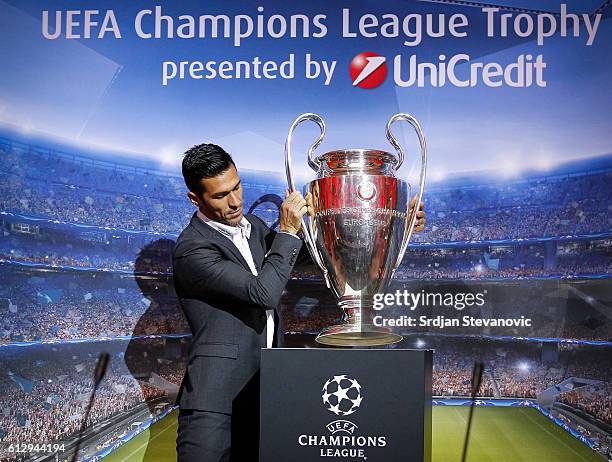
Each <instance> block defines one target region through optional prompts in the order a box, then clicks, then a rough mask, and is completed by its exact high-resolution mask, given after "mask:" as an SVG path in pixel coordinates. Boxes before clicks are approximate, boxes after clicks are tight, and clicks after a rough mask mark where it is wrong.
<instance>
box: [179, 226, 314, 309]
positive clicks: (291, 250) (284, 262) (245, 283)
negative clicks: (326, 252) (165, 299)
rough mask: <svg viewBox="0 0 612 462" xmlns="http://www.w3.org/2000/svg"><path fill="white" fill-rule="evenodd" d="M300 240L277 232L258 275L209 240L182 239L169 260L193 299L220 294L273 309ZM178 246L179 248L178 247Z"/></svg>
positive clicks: (293, 262)
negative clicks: (171, 259) (228, 256)
mask: <svg viewBox="0 0 612 462" xmlns="http://www.w3.org/2000/svg"><path fill="white" fill-rule="evenodd" d="M301 246H302V241H301V240H300V239H298V238H296V237H295V236H290V235H288V234H284V233H278V234H276V235H275V236H274V240H273V241H272V245H271V247H270V250H269V252H268V255H267V256H266V258H265V260H264V262H263V265H262V267H261V270H259V271H258V275H257V276H255V275H253V274H252V273H251V272H250V271H248V270H247V269H246V268H244V267H243V266H242V265H241V264H239V263H237V262H234V261H231V260H228V259H227V258H225V257H224V256H223V255H222V254H221V252H220V250H219V249H218V248H216V247H215V246H214V244H211V243H210V242H200V241H199V240H188V241H184V242H183V243H182V245H180V246H177V249H176V250H175V255H174V259H173V264H174V275H175V277H177V278H179V282H180V284H181V287H183V289H184V290H185V291H186V292H187V293H188V294H189V295H190V296H193V297H194V298H206V297H210V296H215V297H224V298H226V299H227V300H235V301H237V302H242V303H243V304H247V305H254V306H257V307H259V308H261V309H265V310H274V309H276V308H277V306H278V304H279V302H280V298H281V295H282V293H283V290H284V289H285V285H286V284H287V281H288V280H289V276H290V275H291V270H292V269H293V265H294V264H295V261H296V259H297V256H298V253H299V250H300V248H301ZM181 247H182V248H181Z"/></svg>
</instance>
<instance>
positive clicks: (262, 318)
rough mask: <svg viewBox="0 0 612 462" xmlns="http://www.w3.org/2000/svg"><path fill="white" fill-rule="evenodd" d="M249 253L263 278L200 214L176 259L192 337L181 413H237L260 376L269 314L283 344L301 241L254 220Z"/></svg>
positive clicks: (178, 286)
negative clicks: (241, 397) (235, 407)
mask: <svg viewBox="0 0 612 462" xmlns="http://www.w3.org/2000/svg"><path fill="white" fill-rule="evenodd" d="M246 219H247V220H248V221H249V222H250V223H251V236H250V238H249V247H250V249H251V253H252V255H253V261H254V263H255V267H256V268H257V273H258V275H257V276H254V275H253V274H252V273H251V270H250V269H249V266H248V264H247V262H246V261H245V260H244V258H243V257H242V255H241V254H240V251H239V250H238V248H237V247H236V246H235V245H234V244H233V243H232V242H231V241H230V240H229V239H228V238H226V237H225V236H223V235H222V234H221V233H219V232H218V231H217V230H215V229H213V228H212V227H210V226H208V225H207V224H206V223H204V222H203V221H202V220H201V219H200V218H198V216H197V215H196V214H194V215H193V217H192V218H191V222H190V223H189V225H188V226H187V227H186V228H185V229H184V230H183V232H182V233H181V234H180V235H179V237H178V239H177V241H176V245H175V247H174V252H173V258H172V261H173V266H174V284H175V288H176V293H177V296H178V299H179V301H180V304H181V307H182V309H183V311H184V313H185V316H186V318H187V321H188V323H189V327H190V329H191V332H192V334H193V339H192V343H191V346H190V349H189V353H188V365H187V371H186V372H185V377H184V379H183V382H182V384H181V388H180V391H179V395H178V397H177V403H178V404H179V406H180V408H181V409H197V410H202V411H213V412H223V413H227V414H231V413H232V402H233V401H234V399H235V398H236V397H237V396H238V394H239V393H240V392H241V390H242V389H243V388H245V386H246V385H247V383H249V381H252V380H254V377H255V375H256V374H257V373H258V372H259V365H260V349H261V348H265V347H266V330H265V327H266V313H265V310H274V313H275V316H274V318H275V323H274V324H275V340H276V341H275V346H280V345H282V337H283V333H284V331H283V328H282V318H281V316H280V298H281V295H282V293H283V291H284V289H285V285H286V284H287V281H288V279H289V276H290V274H291V270H292V269H293V265H294V264H295V261H296V259H297V257H298V254H299V251H300V248H301V246H302V241H301V240H300V239H299V238H297V237H295V236H291V235H288V234H285V233H276V232H274V231H272V230H270V229H269V228H268V227H267V226H266V225H265V223H264V222H263V221H262V220H260V219H259V218H258V217H256V216H255V215H247V216H246Z"/></svg>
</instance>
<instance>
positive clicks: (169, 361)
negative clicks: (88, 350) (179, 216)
mask: <svg viewBox="0 0 612 462" xmlns="http://www.w3.org/2000/svg"><path fill="white" fill-rule="evenodd" d="M173 247H174V240H172V239H158V240H155V241H152V242H150V243H149V244H147V245H145V246H144V247H143V248H142V249H141V250H140V252H139V253H138V255H137V257H136V261H135V264H134V280H135V281H136V283H137V285H138V289H139V290H140V293H141V294H142V297H143V302H144V303H145V304H148V307H147V309H146V310H145V312H144V313H143V315H142V316H141V317H140V318H139V319H138V322H137V323H136V326H135V327H134V330H133V332H132V339H131V340H130V341H129V343H128V345H127V348H126V350H125V364H126V366H127V368H128V370H129V371H130V374H131V375H132V376H133V377H134V378H135V379H137V381H138V384H139V386H140V389H141V391H142V396H143V399H144V400H145V402H146V404H147V406H148V408H149V412H150V414H151V415H152V416H156V415H158V414H159V413H160V412H161V411H162V410H163V408H164V407H165V406H166V405H165V404H164V403H167V402H170V403H174V401H175V399H176V395H177V393H178V389H179V386H180V383H181V380H182V378H183V374H184V370H185V367H186V363H185V362H186V357H187V355H186V349H187V347H188V345H189V342H190V341H191V338H190V337H189V336H188V335H189V334H190V331H189V326H188V325H187V321H186V319H185V317H184V315H183V312H182V310H181V308H180V306H179V302H178V298H177V297H176V294H175V292H174V285H173V283H172V249H173ZM161 392H163V393H164V395H163V396H157V395H160V394H161ZM167 429H168V426H163V425H162V426H160V425H153V426H152V427H149V431H150V433H149V442H148V444H147V447H146V449H145V453H144V455H143V459H142V460H143V461H156V462H157V461H162V460H165V459H166V458H168V460H176V454H175V453H174V451H168V447H167V444H164V443H166V442H167V437H166V438H158V436H159V435H160V434H161V432H165V431H166V430H167ZM166 436H167V435H166Z"/></svg>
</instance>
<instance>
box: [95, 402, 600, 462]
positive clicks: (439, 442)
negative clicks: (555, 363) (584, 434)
mask: <svg viewBox="0 0 612 462" xmlns="http://www.w3.org/2000/svg"><path fill="white" fill-rule="evenodd" d="M468 410H469V409H468V408H467V407H462V406H434V408H433V460H434V462H455V461H457V462H458V461H460V460H461V449H462V447H463V437H464V434H465V425H466V421H467V415H468ZM176 426H177V412H176V411H175V412H172V413H171V414H169V415H168V416H167V417H165V418H164V419H162V420H160V421H159V422H157V423H156V424H155V425H153V426H152V427H150V428H149V429H147V430H145V431H143V432H142V433H141V434H139V435H138V436H137V437H136V438H133V439H132V440H130V441H128V442H127V443H126V444H124V445H123V446H121V447H119V448H118V449H117V450H116V451H115V452H113V453H111V454H109V455H108V456H106V457H105V458H104V461H105V462H119V461H123V462H140V461H144V462H169V461H175V460H176V452H175V444H176V443H175V440H176ZM467 460H468V461H469V462H485V461H486V462H505V461H507V462H520V461H523V462H581V461H594V462H602V461H604V458H603V457H601V456H599V455H597V454H596V453H595V452H593V451H592V450H591V449H589V448H588V447H587V446H585V445H584V444H582V443H581V442H580V441H578V440H577V439H576V438H574V437H573V436H571V435H570V434H569V433H567V432H566V431H565V430H563V429H562V428H560V427H558V426H557V425H556V424H554V423H553V422H551V421H550V420H548V419H547V418H546V417H544V416H543V415H542V414H540V413H539V412H538V411H536V410H535V409H530V408H523V407H503V408H502V407H477V408H475V409H474V420H473V424H472V436H471V442H470V449H469V453H468V457H467Z"/></svg>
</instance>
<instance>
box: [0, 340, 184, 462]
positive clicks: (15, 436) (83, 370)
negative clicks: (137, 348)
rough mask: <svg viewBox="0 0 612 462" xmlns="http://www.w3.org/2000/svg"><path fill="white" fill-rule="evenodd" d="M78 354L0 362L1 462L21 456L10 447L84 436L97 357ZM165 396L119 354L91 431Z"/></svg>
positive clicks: (93, 415)
mask: <svg viewBox="0 0 612 462" xmlns="http://www.w3.org/2000/svg"><path fill="white" fill-rule="evenodd" d="M73 353H74V354H58V355H57V357H47V358H45V359H29V358H27V357H26V358H24V357H18V358H17V357H16V358H9V357H7V356H5V355H3V357H2V358H1V359H0V363H1V364H2V368H0V395H2V398H3V400H2V406H3V412H2V414H1V415H0V460H13V459H14V458H17V456H19V454H15V453H14V452H13V453H11V452H9V450H8V448H9V445H10V444H17V443H26V444H28V443H33V444H36V443H37V442H38V443H68V442H69V441H70V440H71V439H72V437H74V436H75V435H76V434H77V433H78V431H79V429H80V426H81V422H82V420H83V418H84V413H85V408H86V406H87V402H88V400H89V398H90V394H91V391H92V389H93V382H92V379H91V377H92V371H93V369H94V367H95V364H96V361H97V357H96V356H94V355H92V354H84V353H79V352H78V350H74V352H73ZM184 367H185V364H184V362H180V361H178V362H175V363H174V368H175V369H176V371H177V372H176V373H175V375H176V376H178V375H179V372H178V371H181V372H182V371H184ZM179 383H180V382H179ZM179 383H177V385H178V384H179ZM165 395H166V392H165V391H164V390H162V389H159V388H156V387H154V386H152V385H151V384H149V383H148V382H147V381H145V380H137V379H135V378H134V377H133V376H132V375H131V374H130V373H129V371H128V370H127V369H126V368H125V364H123V362H122V360H121V357H120V355H113V356H112V357H111V360H110V363H109V368H108V370H107V372H106V375H105V377H104V379H103V381H102V383H101V384H100V387H99V388H98V391H97V393H96V401H95V404H94V406H93V407H92V409H91V412H90V414H89V417H88V420H87V423H86V427H91V426H93V425H94V424H96V423H99V422H103V421H105V420H108V419H112V418H113V417H115V416H118V415H121V414H123V413H125V412H127V411H129V410H131V409H134V408H135V407H136V406H138V405H139V404H141V403H144V402H150V401H152V400H155V399H157V398H161V397H164V396H165Z"/></svg>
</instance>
